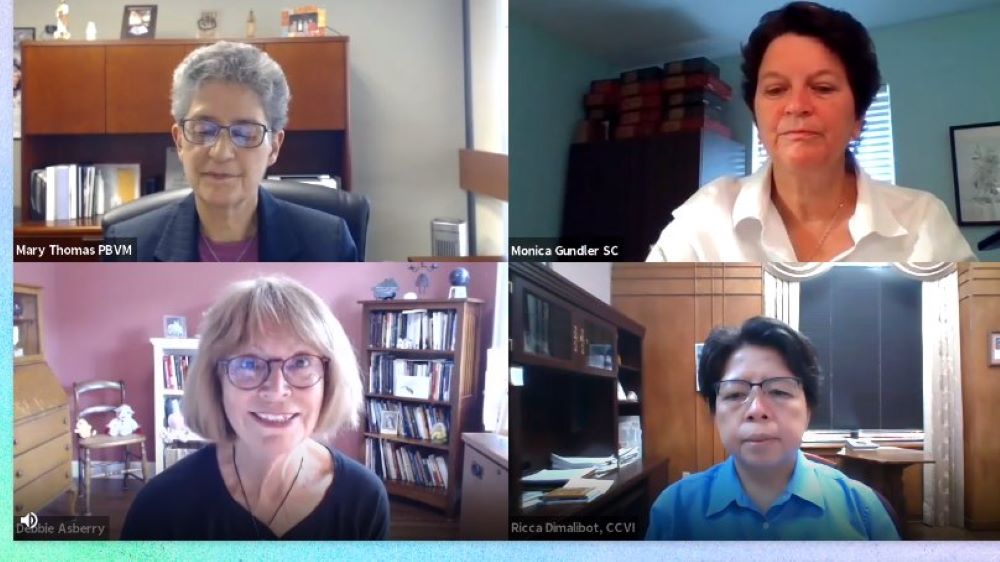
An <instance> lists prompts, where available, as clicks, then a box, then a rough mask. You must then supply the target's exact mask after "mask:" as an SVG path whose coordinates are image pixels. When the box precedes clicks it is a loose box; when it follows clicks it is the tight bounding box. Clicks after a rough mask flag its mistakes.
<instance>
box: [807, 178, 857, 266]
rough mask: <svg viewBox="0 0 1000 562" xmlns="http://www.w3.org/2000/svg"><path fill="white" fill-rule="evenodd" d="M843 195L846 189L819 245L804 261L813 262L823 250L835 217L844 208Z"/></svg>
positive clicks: (845, 192)
mask: <svg viewBox="0 0 1000 562" xmlns="http://www.w3.org/2000/svg"><path fill="white" fill-rule="evenodd" d="M845 195H847V190H846V189H845V190H844V191H843V193H842V194H841V195H840V204H839V205H837V208H836V209H834V211H833V216H832V217H830V223H829V224H827V225H826V231H824V232H823V236H821V237H820V239H819V244H817V245H816V249H815V250H813V252H812V254H810V255H809V259H807V260H805V261H813V259H814V258H815V257H816V255H817V254H819V251H820V250H821V249H823V244H825V243H826V239H827V237H829V236H830V232H832V231H833V225H834V223H835V222H837V217H838V216H839V215H840V210H841V209H843V208H844V202H845V201H844V199H845Z"/></svg>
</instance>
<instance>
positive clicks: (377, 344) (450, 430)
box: [361, 299, 488, 517]
mask: <svg viewBox="0 0 1000 562" xmlns="http://www.w3.org/2000/svg"><path fill="white" fill-rule="evenodd" d="M482 304H483V301H481V300H477V299H461V300H459V299H453V300H441V301H431V300H400V301H362V302H361V305H362V308H363V310H364V314H363V317H364V326H363V333H364V334H365V336H364V350H365V351H364V355H363V362H362V368H363V370H362V372H363V373H365V375H366V376H365V390H366V392H365V406H366V408H365V412H366V414H367V419H366V425H365V432H364V435H365V463H366V464H367V466H368V467H369V468H371V469H372V470H373V471H374V472H375V473H376V474H377V475H379V476H380V477H381V478H382V479H383V480H384V481H385V488H386V490H387V491H388V492H389V495H392V496H398V497H403V498H407V499H410V500H413V501H417V502H420V503H423V504H425V505H429V506H431V507H434V508H437V509H440V510H441V511H443V512H444V513H445V514H447V515H448V516H449V517H452V516H454V515H455V514H456V513H457V512H458V507H459V498H460V492H461V486H462V452H463V449H462V439H461V435H462V433H464V432H476V431H482V404H481V403H480V401H479V395H480V390H481V386H482V385H481V384H480V382H479V369H480V357H479V355H480V350H481V348H482V344H481V341H480V337H479V334H480V329H481V324H480V317H481V314H482ZM424 318H426V321H425V320H424ZM415 333H416V334H418V335H417V336H416V337H414V334H415ZM420 334H422V335H420ZM430 334H436V336H434V335H430ZM420 342H423V343H420ZM435 363H437V364H439V365H440V367H439V368H440V369H441V370H440V371H438V373H439V374H438V375H437V376H434V375H430V376H428V377H427V379H428V380H431V381H433V380H434V379H435V378H436V379H437V380H438V381H439V382H440V384H439V385H438V386H437V388H441V389H445V388H447V389H448V390H447V392H443V391H442V392H440V393H438V394H435V393H434V391H433V390H431V391H430V392H425V393H424V395H423V396H416V395H414V396H408V395H407V392H414V393H415V394H420V392H419V391H413V390H410V389H411V388H416V387H417V386H418V385H419V384H418V383H420V382H421V381H419V380H414V379H419V378H421V377H419V376H409V377H408V378H407V379H406V380H403V379H401V375H403V374H407V375H417V374H419V373H420V372H421V371H420V369H422V367H417V365H426V370H427V371H431V372H433V371H434V369H435V366H434V364H435ZM449 364H450V365H451V367H448V365H449ZM448 372H450V375H446V374H445V373H448ZM445 381H447V382H445ZM397 382H398V383H403V384H399V385H397V384H395V383H397ZM411 385H412V386H411ZM403 386H406V387H407V388H406V389H403V388H400V387H403ZM429 386H430V388H431V389H434V388H435V386H434V383H433V382H431V383H429ZM397 389H398V390H400V392H396V390H397ZM428 394H429V395H430V398H426V397H425V396H427V395H428ZM383 409H384V410H392V411H395V412H401V413H400V414H397V420H398V421H397V422H395V424H394V425H395V428H396V430H395V431H394V432H390V431H389V430H388V429H387V426H385V425H384V424H385V418H384V416H382V415H381V412H382V411H383ZM434 420H440V422H439V423H441V424H442V425H441V429H442V430H444V441H441V439H440V438H439V439H434V433H435V431H434V427H435V425H437V424H435V423H434ZM421 428H422V429H421ZM428 433H429V434H430V435H429V437H431V438H430V439H428V438H426V437H427V435H426V434H428ZM431 463H433V464H431ZM441 463H443V464H444V465H445V466H444V467H442V466H441ZM442 468H443V469H442ZM484 509H488V507H484Z"/></svg>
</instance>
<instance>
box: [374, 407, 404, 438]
mask: <svg viewBox="0 0 1000 562" xmlns="http://www.w3.org/2000/svg"><path fill="white" fill-rule="evenodd" d="M399 420H400V413H399V412H397V411H394V410H382V415H381V417H380V418H379V424H378V432H379V433H381V434H385V435H399Z"/></svg>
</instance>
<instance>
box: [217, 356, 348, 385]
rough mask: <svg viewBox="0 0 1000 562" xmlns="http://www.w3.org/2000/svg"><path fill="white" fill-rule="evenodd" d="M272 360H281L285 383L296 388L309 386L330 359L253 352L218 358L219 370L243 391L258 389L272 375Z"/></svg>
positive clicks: (318, 377) (320, 377) (318, 378)
mask: <svg viewBox="0 0 1000 562" xmlns="http://www.w3.org/2000/svg"><path fill="white" fill-rule="evenodd" d="M271 363H281V374H282V376H284V377H285V382H287V383H288V385H289V386H292V387H295V388H309V387H311V386H313V385H315V384H316V383H318V382H319V381H320V379H322V378H323V375H324V374H325V373H326V366H327V365H328V364H329V363H330V360H329V359H328V358H326V357H320V356H318V355H308V354H302V355H295V356H292V357H289V358H288V359H264V358H262V357H257V356H256V355H238V356H236V357H230V358H229V359H223V360H221V361H219V363H218V368H219V371H220V372H222V373H223V374H225V375H226V378H228V379H229V382H231V383H233V386H235V387H236V388H239V389H242V390H254V389H256V388H259V387H260V386H261V385H263V384H264V382H265V381H267V379H268V377H270V376H271Z"/></svg>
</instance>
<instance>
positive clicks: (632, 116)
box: [619, 107, 663, 125]
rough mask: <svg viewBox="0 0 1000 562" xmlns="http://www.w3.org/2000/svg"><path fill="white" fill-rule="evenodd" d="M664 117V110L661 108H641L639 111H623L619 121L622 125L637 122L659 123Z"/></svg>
mask: <svg viewBox="0 0 1000 562" xmlns="http://www.w3.org/2000/svg"><path fill="white" fill-rule="evenodd" d="M662 119H663V112H662V111H660V108H658V107H654V108H652V109H641V110H639V111H626V112H625V113H622V116H621V119H620V120H619V123H620V124H622V125H635V124H636V123H657V122H659V121H661V120H662Z"/></svg>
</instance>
